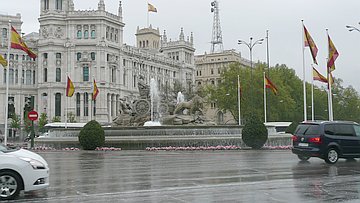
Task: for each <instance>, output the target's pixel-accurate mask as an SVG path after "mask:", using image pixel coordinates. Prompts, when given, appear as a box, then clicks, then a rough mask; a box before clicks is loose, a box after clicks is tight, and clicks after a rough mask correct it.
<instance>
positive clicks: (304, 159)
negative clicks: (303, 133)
mask: <svg viewBox="0 0 360 203" xmlns="http://www.w3.org/2000/svg"><path fill="white" fill-rule="evenodd" d="M298 158H299V159H300V160H301V161H307V160H309V159H310V157H309V156H303V155H298Z"/></svg>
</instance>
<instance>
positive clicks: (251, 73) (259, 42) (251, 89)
mask: <svg viewBox="0 0 360 203" xmlns="http://www.w3.org/2000/svg"><path fill="white" fill-rule="evenodd" d="M252 40H253V38H252V37H250V42H249V43H247V42H245V41H243V40H238V44H245V45H246V46H247V47H248V48H249V52H250V69H251V70H250V82H251V85H250V103H251V107H252V106H253V101H254V100H253V60H252V49H253V48H254V46H255V45H257V44H262V42H263V41H264V39H263V38H261V39H258V40H256V41H255V42H254V43H253V42H252Z"/></svg>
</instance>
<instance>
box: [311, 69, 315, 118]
mask: <svg viewBox="0 0 360 203" xmlns="http://www.w3.org/2000/svg"><path fill="white" fill-rule="evenodd" d="M313 68H314V67H313ZM312 71H313V72H314V70H312ZM312 75H313V77H312V80H311V120H312V121H314V74H312Z"/></svg>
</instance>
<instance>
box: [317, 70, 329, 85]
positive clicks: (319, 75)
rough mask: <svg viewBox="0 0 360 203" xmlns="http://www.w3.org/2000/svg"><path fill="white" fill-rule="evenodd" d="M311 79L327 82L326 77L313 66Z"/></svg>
mask: <svg viewBox="0 0 360 203" xmlns="http://www.w3.org/2000/svg"><path fill="white" fill-rule="evenodd" d="M313 80H317V81H320V82H324V83H327V82H328V80H327V79H326V77H324V76H323V75H321V74H320V73H319V71H317V70H316V69H315V68H314V67H313Z"/></svg>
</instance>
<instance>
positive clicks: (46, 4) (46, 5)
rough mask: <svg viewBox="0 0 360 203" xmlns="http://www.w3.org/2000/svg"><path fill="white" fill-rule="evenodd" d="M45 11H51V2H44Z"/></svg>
mask: <svg viewBox="0 0 360 203" xmlns="http://www.w3.org/2000/svg"><path fill="white" fill-rule="evenodd" d="M44 10H49V0H44Z"/></svg>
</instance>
